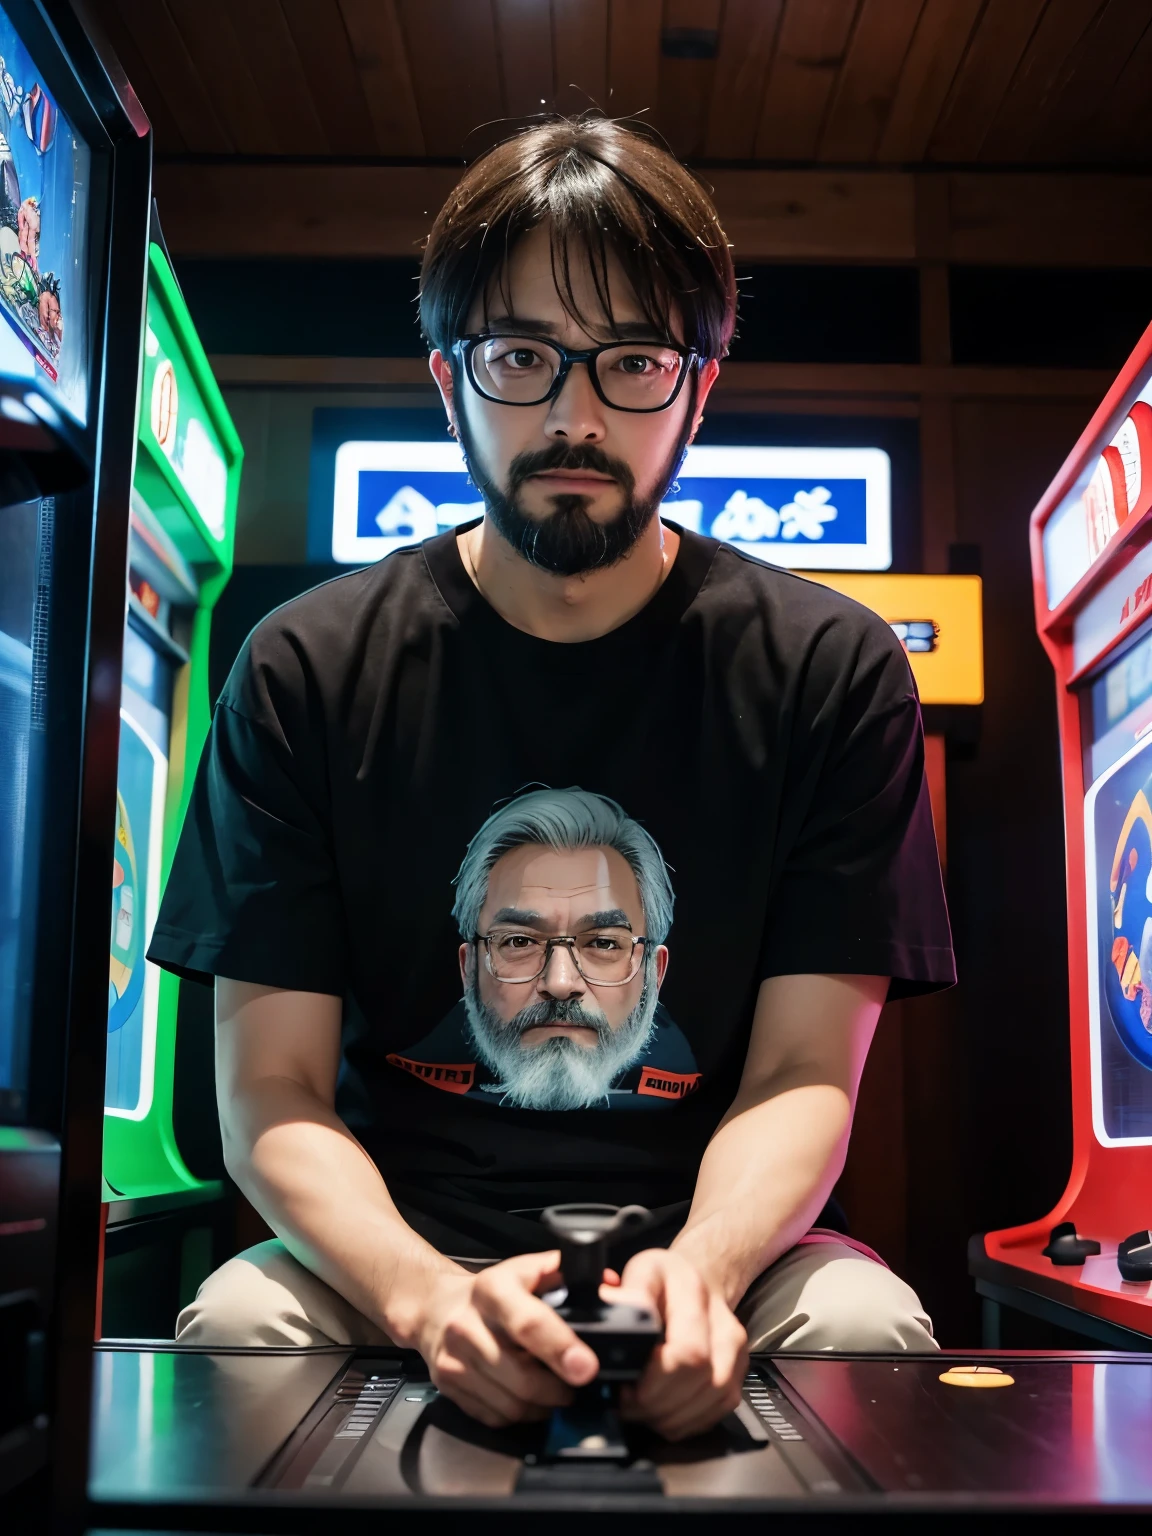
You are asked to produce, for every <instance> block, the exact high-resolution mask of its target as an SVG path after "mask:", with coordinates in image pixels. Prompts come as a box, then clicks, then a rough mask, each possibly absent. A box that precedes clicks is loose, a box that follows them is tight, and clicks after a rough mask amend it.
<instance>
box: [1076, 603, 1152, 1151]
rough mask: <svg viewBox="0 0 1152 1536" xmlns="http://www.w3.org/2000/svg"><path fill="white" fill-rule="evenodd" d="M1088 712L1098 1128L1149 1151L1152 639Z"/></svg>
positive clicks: (1098, 689)
mask: <svg viewBox="0 0 1152 1536" xmlns="http://www.w3.org/2000/svg"><path fill="white" fill-rule="evenodd" d="M1084 706H1085V714H1086V716H1087V719H1086V721H1085V724H1086V726H1087V727H1088V729H1087V730H1086V731H1085V739H1086V741H1087V742H1088V744H1089V745H1088V747H1087V751H1086V754H1085V755H1086V765H1085V766H1086V769H1087V772H1086V775H1085V777H1086V778H1092V779H1094V782H1093V783H1092V787H1091V788H1090V790H1089V791H1088V795H1087V798H1086V800H1085V803H1084V818H1085V821H1084V835H1085V868H1086V874H1087V882H1088V893H1087V895H1088V903H1087V910H1088V945H1089V957H1090V959H1089V966H1090V968H1089V1013H1090V1020H1091V1042H1092V1109H1093V1125H1094V1128H1095V1132H1096V1136H1097V1139H1098V1140H1099V1141H1101V1142H1103V1143H1104V1144H1105V1145H1107V1146H1112V1145H1117V1144H1126V1145H1132V1144H1140V1143H1152V632H1149V633H1147V634H1146V635H1145V636H1144V637H1143V638H1142V639H1140V640H1139V641H1138V642H1137V643H1136V644H1135V645H1133V646H1132V647H1131V648H1130V649H1129V650H1128V651H1126V652H1125V654H1124V655H1123V656H1122V657H1120V658H1119V660H1117V661H1115V662H1114V663H1113V664H1112V666H1110V667H1109V668H1108V670H1107V671H1106V672H1105V673H1104V674H1103V675H1102V676H1101V677H1099V678H1098V679H1097V680H1096V681H1095V682H1094V683H1093V684H1092V685H1091V686H1090V688H1089V690H1088V692H1087V694H1086V695H1085V698H1084Z"/></svg>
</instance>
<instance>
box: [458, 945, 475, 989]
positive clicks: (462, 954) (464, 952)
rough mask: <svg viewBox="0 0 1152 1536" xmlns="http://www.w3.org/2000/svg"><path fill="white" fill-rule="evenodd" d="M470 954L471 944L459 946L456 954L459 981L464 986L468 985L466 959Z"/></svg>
mask: <svg viewBox="0 0 1152 1536" xmlns="http://www.w3.org/2000/svg"><path fill="white" fill-rule="evenodd" d="M471 953H472V946H471V944H461V946H460V948H459V949H458V950H457V954H458V956H459V958H460V980H461V981H462V982H463V983H464V985H465V986H467V985H468V958H469V956H470V955H471Z"/></svg>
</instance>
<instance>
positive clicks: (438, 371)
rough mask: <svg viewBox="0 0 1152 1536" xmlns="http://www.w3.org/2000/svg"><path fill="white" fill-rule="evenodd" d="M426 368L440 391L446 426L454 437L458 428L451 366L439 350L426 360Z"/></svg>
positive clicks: (454, 383) (454, 384) (454, 386)
mask: <svg viewBox="0 0 1152 1536" xmlns="http://www.w3.org/2000/svg"><path fill="white" fill-rule="evenodd" d="M428 367H429V370H430V371H431V374H432V377H433V378H434V379H435V380H436V388H437V389H438V390H439V391H440V398H441V400H443V402H444V411H445V414H446V415H447V417H448V424H449V426H450V427H451V429H452V433H453V436H455V434H456V432H457V428H458V423H457V421H456V381H455V379H454V378H453V377H452V364H451V363H450V362H449V361H448V359H447V358H446V357H445V356H444V354H443V352H441V351H440V349H439V348H437V349H436V351H435V352H433V353H432V354H431V356H430V357H429V358H428Z"/></svg>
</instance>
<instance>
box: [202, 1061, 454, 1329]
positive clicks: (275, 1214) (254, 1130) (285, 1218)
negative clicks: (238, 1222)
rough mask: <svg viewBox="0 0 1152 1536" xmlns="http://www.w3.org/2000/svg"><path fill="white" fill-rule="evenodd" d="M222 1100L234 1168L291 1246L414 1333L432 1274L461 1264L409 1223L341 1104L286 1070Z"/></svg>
mask: <svg viewBox="0 0 1152 1536" xmlns="http://www.w3.org/2000/svg"><path fill="white" fill-rule="evenodd" d="M222 1110H223V1111H224V1113H223V1114H222V1122H221V1123H222V1126H223V1133H224V1152H225V1160H226V1163H227V1166H228V1171H229V1173H231V1175H232V1177H233V1178H234V1179H235V1180H236V1183H237V1184H238V1185H239V1186H240V1188H241V1189H242V1190H243V1191H244V1193H245V1194H246V1195H247V1196H248V1198H249V1199H250V1200H251V1201H252V1203H253V1205H254V1206H255V1207H256V1208H257V1210H258V1211H259V1212H260V1213H261V1215H262V1216H263V1217H264V1219H265V1220H266V1221H267V1222H268V1224H269V1225H270V1226H271V1227H272V1229H273V1230H274V1231H275V1232H276V1234H277V1236H278V1237H280V1239H281V1240H282V1241H283V1243H284V1245H285V1246H286V1247H287V1248H288V1250H289V1252H291V1253H292V1254H293V1255H294V1257H295V1258H297V1259H299V1260H300V1262H301V1263H302V1264H305V1265H306V1266H307V1267H308V1268H309V1269H310V1270H311V1271H312V1272H313V1273H314V1274H316V1275H319V1276H320V1278H321V1279H322V1280H324V1281H326V1282H327V1283H328V1284H329V1285H330V1286H332V1288H333V1289H334V1290H336V1291H338V1292H339V1293H340V1295H342V1296H343V1297H345V1299H346V1300H348V1301H350V1302H351V1303H352V1305H353V1306H354V1307H356V1308H357V1310H358V1311H360V1312H362V1313H363V1314H364V1315H365V1316H366V1317H368V1318H371V1320H372V1321H373V1322H375V1323H376V1324H377V1325H378V1326H379V1327H381V1328H383V1329H385V1331H386V1332H388V1334H389V1335H390V1336H391V1337H392V1338H394V1339H395V1340H396V1342H397V1343H398V1344H406V1343H409V1342H410V1341H411V1339H412V1338H413V1333H414V1329H415V1326H416V1321H417V1310H418V1304H419V1300H420V1298H421V1296H422V1294H423V1293H424V1291H425V1290H426V1289H427V1286H428V1283H429V1282H430V1281H431V1280H432V1279H433V1278H434V1277H435V1276H437V1275H442V1274H444V1272H445V1271H453V1272H457V1273H460V1272H461V1271H459V1269H458V1266H457V1265H455V1264H453V1263H452V1261H451V1260H450V1259H446V1258H444V1257H443V1256H442V1255H441V1254H439V1253H437V1252H436V1250H435V1249H434V1248H433V1247H432V1246H431V1245H430V1244H428V1243H426V1242H425V1241H424V1239H423V1238H422V1237H420V1236H419V1235H418V1234H417V1233H416V1232H414V1231H413V1230H412V1228H411V1227H410V1226H409V1225H408V1224H407V1222H406V1221H405V1220H404V1218H403V1217H402V1216H401V1215H400V1213H399V1211H398V1210H397V1209H396V1207H395V1205H394V1204H393V1202H392V1199H391V1197H390V1196H389V1194H388V1190H387V1188H386V1187H385V1184H384V1181H383V1179H382V1178H381V1177H380V1173H379V1171H378V1169H377V1168H376V1166H375V1164H374V1163H373V1162H372V1161H371V1159H370V1158H369V1157H368V1155H367V1154H366V1153H365V1151H364V1150H363V1148H362V1147H361V1146H360V1145H359V1143H358V1142H357V1141H356V1140H355V1138H354V1137H353V1136H352V1135H351V1133H350V1132H349V1131H348V1129H347V1127H346V1126H345V1125H344V1123H343V1122H342V1121H341V1120H340V1118H339V1116H338V1115H337V1114H336V1112H335V1110H333V1109H332V1108H331V1107H330V1106H328V1105H326V1104H324V1103H323V1101H322V1100H320V1099H319V1098H318V1097H316V1096H315V1095H314V1094H312V1093H310V1092H309V1091H308V1090H307V1089H306V1088H305V1087H303V1086H302V1085H301V1084H300V1083H297V1082H295V1081H293V1080H292V1079H290V1078H283V1077H266V1078H260V1079H258V1080H256V1081H255V1082H249V1083H248V1084H247V1085H246V1087H245V1090H244V1092H243V1094H238V1095H236V1096H234V1097H233V1098H231V1099H230V1100H229V1101H228V1103H227V1105H226V1106H225V1105H222Z"/></svg>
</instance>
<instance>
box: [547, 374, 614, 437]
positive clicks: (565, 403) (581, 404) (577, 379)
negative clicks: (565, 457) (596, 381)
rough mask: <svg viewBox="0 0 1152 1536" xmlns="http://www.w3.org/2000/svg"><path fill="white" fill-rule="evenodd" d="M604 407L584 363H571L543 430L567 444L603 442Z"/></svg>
mask: <svg viewBox="0 0 1152 1536" xmlns="http://www.w3.org/2000/svg"><path fill="white" fill-rule="evenodd" d="M604 411H605V406H604V403H603V401H602V400H601V399H600V396H599V395H598V394H597V393H596V391H595V389H594V388H593V386H592V379H591V376H590V375H589V372H588V367H587V364H585V363H574V364H573V365H572V368H571V370H570V371H569V374H568V377H567V378H566V379H565V380H564V387H563V388H562V389H561V391H560V393H559V394H558V395H557V396H556V398H555V400H553V402H552V409H551V410H550V411H549V412H548V420H547V421H546V422H545V423H544V431H545V432H546V433H547V434H548V436H549V437H554V438H562V439H565V440H566V441H567V442H570V443H602V442H603V441H604V438H605V437H606V436H607V422H606V421H605V419H604Z"/></svg>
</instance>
